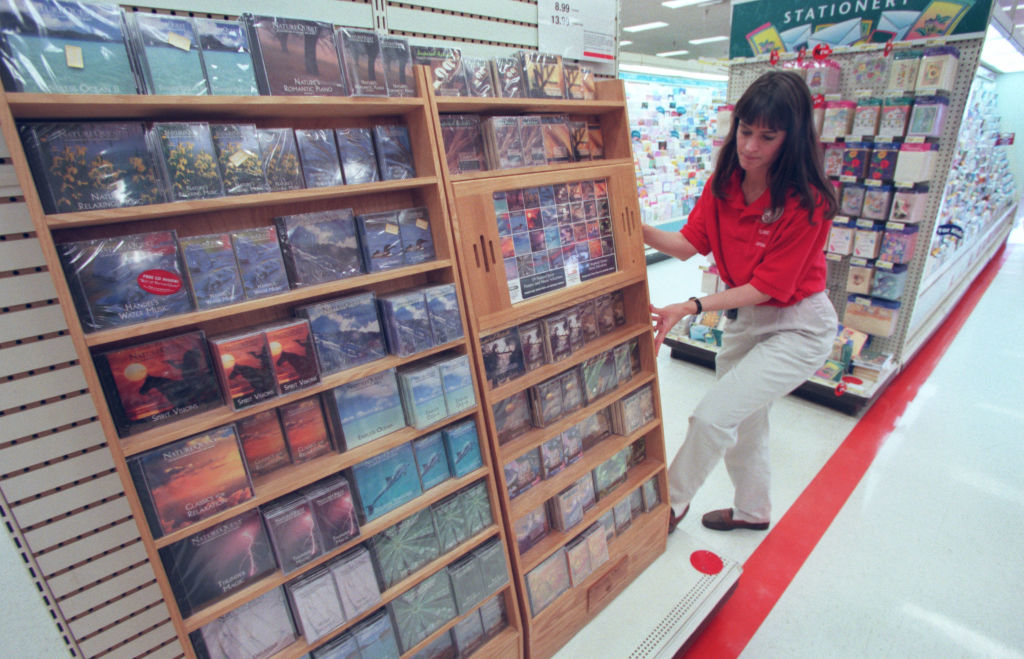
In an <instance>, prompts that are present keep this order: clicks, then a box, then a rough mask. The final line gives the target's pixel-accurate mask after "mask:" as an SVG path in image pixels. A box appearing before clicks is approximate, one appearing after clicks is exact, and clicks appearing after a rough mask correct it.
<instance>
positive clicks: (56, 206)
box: [18, 121, 166, 213]
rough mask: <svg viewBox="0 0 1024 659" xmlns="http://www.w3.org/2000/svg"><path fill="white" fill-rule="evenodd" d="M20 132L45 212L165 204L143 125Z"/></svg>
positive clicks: (54, 126)
mask: <svg viewBox="0 0 1024 659" xmlns="http://www.w3.org/2000/svg"><path fill="white" fill-rule="evenodd" d="M18 131H19V132H20V133H21V140H22V143H23V144H24V147H25V155H26V157H27V158H28V161H29V166H30V167H31V169H32V177H33V179H35V182H36V187H37V188H39V198H40V201H41V202H42V204H43V209H44V210H45V211H46V212H47V213H68V212H75V211H89V210H101V209H104V208H121V207H125V206H143V205H148V204H158V203H162V202H164V201H166V191H165V190H164V186H163V183H162V181H161V180H160V174H159V170H158V168H157V166H156V162H155V160H154V158H153V156H152V153H151V150H150V147H149V143H148V141H147V139H146V132H145V128H144V126H143V125H142V123H141V122H138V121H129V122H124V121H102V122H99V121H97V122H85V123H82V122H67V123H63V122H62V123H24V124H21V125H19V126H18Z"/></svg>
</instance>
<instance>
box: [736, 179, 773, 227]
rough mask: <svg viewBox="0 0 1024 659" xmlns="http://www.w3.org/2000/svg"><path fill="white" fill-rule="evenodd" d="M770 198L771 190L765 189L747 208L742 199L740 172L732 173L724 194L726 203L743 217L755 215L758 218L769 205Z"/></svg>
mask: <svg viewBox="0 0 1024 659" xmlns="http://www.w3.org/2000/svg"><path fill="white" fill-rule="evenodd" d="M771 197H772V195H771V190H770V189H766V190H765V191H764V192H763V193H762V194H761V196H760V197H758V198H757V199H755V200H754V202H753V203H752V204H750V205H749V206H748V205H747V202H746V201H745V200H744V199H743V187H742V180H741V172H740V171H739V170H737V171H735V172H733V175H732V179H731V180H730V181H729V187H728V188H727V190H726V194H725V198H726V203H727V204H729V206H731V207H732V208H735V209H736V210H737V211H739V212H740V213H741V214H742V215H743V216H746V215H757V216H758V217H760V216H761V214H762V213H763V212H764V211H765V210H767V208H768V207H769V206H770V205H771Z"/></svg>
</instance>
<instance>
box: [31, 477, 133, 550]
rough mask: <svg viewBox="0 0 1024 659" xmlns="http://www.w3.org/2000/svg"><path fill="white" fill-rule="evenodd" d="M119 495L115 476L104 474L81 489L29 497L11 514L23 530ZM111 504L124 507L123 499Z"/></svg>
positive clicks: (117, 478) (72, 488)
mask: <svg viewBox="0 0 1024 659" xmlns="http://www.w3.org/2000/svg"><path fill="white" fill-rule="evenodd" d="M123 493H124V488H122V487H121V479H120V478H119V477H118V475H117V474H107V475H106V476H100V477H99V478H93V479H89V480H88V481H86V482H85V483H82V484H81V485H73V486H71V487H69V488H67V489H66V490H61V491H60V492H59V493H58V494H54V495H53V496H48V497H41V498H39V499H36V498H34V497H33V498H32V499H31V500H29V501H28V502H27V503H24V504H19V505H17V506H15V507H13V513H14V517H15V518H16V519H17V520H18V524H20V525H21V526H22V528H27V527H30V526H35V525H36V524H41V523H42V522H45V521H47V520H49V519H54V518H57V517H60V516H61V515H67V514H68V513H70V512H72V511H74V510H78V509H79V508H81V507H83V506H86V505H91V504H95V503H96V502H97V501H102V500H103V499H109V498H111V497H117V496H120V495H122V494H123ZM111 503H118V504H119V505H125V504H123V497H122V498H121V499H120V500H118V501H117V502H111ZM122 514H123V513H122ZM86 517H87V516H86V515H76V516H75V517H73V518H71V519H75V520H80V519H83V518H86ZM89 530H91V529H84V530H83V531H81V533H84V532H85V531H89ZM30 535H31V533H30V532H26V533H25V536H26V537H29V536H30Z"/></svg>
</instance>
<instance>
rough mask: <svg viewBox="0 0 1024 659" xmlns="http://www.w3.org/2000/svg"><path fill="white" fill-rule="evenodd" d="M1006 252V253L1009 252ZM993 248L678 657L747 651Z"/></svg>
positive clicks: (941, 340) (975, 294) (970, 306)
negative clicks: (942, 318)
mask: <svg viewBox="0 0 1024 659" xmlns="http://www.w3.org/2000/svg"><path fill="white" fill-rule="evenodd" d="M1011 249H1012V248H1011ZM1006 252H1007V249H1006V248H1005V247H1004V248H1001V249H1000V251H999V252H997V253H996V255H995V257H994V258H993V259H992V260H991V261H990V262H989V264H988V265H987V266H986V267H985V268H984V269H983V270H982V271H981V272H980V273H979V275H978V277H977V278H976V279H975V281H974V282H973V283H972V284H971V286H970V287H969V288H968V289H967V291H966V292H965V293H964V296H963V299H962V300H961V302H960V304H958V305H956V306H955V307H954V308H953V310H952V311H951V313H950V316H949V317H948V318H947V320H946V322H944V323H943V324H942V325H941V326H940V327H939V328H938V329H937V330H936V331H935V333H934V334H933V335H932V337H931V338H930V339H929V340H928V341H927V342H926V343H925V344H924V345H923V346H922V348H921V349H920V350H919V351H918V353H917V355H915V356H914V358H913V359H912V360H911V361H910V363H909V364H908V365H907V366H906V367H905V368H904V370H903V371H902V372H901V373H900V374H899V375H897V376H896V377H895V378H894V379H893V381H892V382H891V383H890V384H889V387H888V388H887V389H886V390H885V392H884V393H883V395H882V396H880V397H879V399H878V400H877V401H875V403H874V404H873V405H872V406H871V408H870V409H868V410H867V412H865V413H864V416H863V417H862V418H861V420H860V421H859V422H858V423H857V425H856V426H854V428H853V430H852V431H851V432H850V434H849V436H847V438H846V439H845V440H843V443H842V444H841V445H840V446H839V448H838V449H836V452H835V454H833V456H832V458H831V459H829V461H828V462H827V463H825V466H824V467H822V469H821V471H820V472H818V475H817V476H816V477H815V478H814V479H813V480H812V481H811V483H810V484H809V485H808V486H807V488H806V489H805V490H804V491H803V493H802V494H801V495H800V497H799V498H798V499H797V500H796V501H795V502H794V503H793V505H792V506H791V507H790V508H789V510H788V511H786V514H785V515H783V517H782V519H780V520H779V521H778V522H777V523H776V524H775V525H774V526H773V528H772V530H771V531H770V532H769V533H768V535H767V536H766V537H765V539H764V540H763V541H762V542H761V544H760V545H759V546H758V548H757V549H756V550H755V551H754V553H753V554H752V555H751V556H750V558H749V559H748V560H747V562H746V563H745V564H744V566H743V575H742V576H741V577H740V580H739V583H738V585H737V587H736V590H735V591H734V592H733V595H732V597H730V598H729V599H728V600H727V601H726V602H725V603H724V604H723V605H722V608H721V609H720V610H719V611H718V613H717V614H716V615H715V616H714V617H713V618H712V619H711V620H710V621H709V622H708V625H707V627H706V628H705V630H704V632H703V633H702V634H701V635H700V636H699V637H698V638H696V639H694V640H693V641H692V643H691V644H690V646H689V647H687V649H686V652H685V653H683V652H680V653H678V654H677V655H676V659H679V658H680V657H683V656H687V657H715V658H716V659H717V658H719V657H735V656H739V654H740V652H742V651H743V648H745V647H746V646H747V643H749V642H750V639H751V638H752V637H753V635H754V633H755V632H756V631H757V630H758V628H759V627H760V626H761V624H762V623H763V622H764V620H765V618H766V617H767V616H768V613H769V612H770V611H771V610H772V608H773V607H774V606H775V603H776V602H778V600H779V598H780V597H781V596H782V593H784V592H785V590H786V588H787V587H788V586H789V584H790V582H791V581H792V580H793V578H794V577H795V576H796V574H797V572H798V571H799V570H800V568H801V566H803V564H804V561H806V560H807V557H808V556H809V555H810V553H811V551H813V550H814V547H815V546H816V545H817V544H818V541H819V540H820V539H821V537H822V536H823V535H824V533H825V531H826V530H827V529H828V527H829V525H830V524H831V523H832V520H833V519H835V517H836V515H837V514H838V513H839V510H840V509H841V508H842V507H843V504H845V503H846V501H847V499H848V498H849V497H850V495H851V494H852V493H853V490H854V488H855V487H856V486H857V484H858V483H859V482H860V480H861V478H863V476H864V473H865V472H866V471H867V468H868V467H869V466H870V465H871V462H872V461H873V460H874V458H875V456H876V455H877V454H878V451H879V449H880V448H881V447H882V445H883V444H884V443H885V440H886V439H887V438H888V436H889V433H890V432H891V431H892V430H893V428H894V427H895V424H896V422H897V420H898V419H899V418H900V416H901V415H902V414H903V412H904V411H905V410H906V408H907V405H908V404H909V403H910V401H912V400H913V399H914V396H916V395H917V392H918V390H919V389H920V387H921V385H922V384H923V383H924V382H925V380H926V379H927V378H928V376H929V375H930V374H931V372H932V371H933V370H934V368H935V365H936V364H938V362H939V359H940V358H941V357H942V355H943V353H945V352H946V349H947V348H948V347H949V345H950V344H951V343H952V342H953V339H954V337H956V335H957V333H958V332H959V331H960V328H961V327H963V324H964V323H965V322H966V320H967V317H968V316H969V315H970V313H971V311H973V310H974V307H975V306H976V305H977V304H978V300H980V299H981V296H982V295H983V294H984V293H985V290H986V289H987V288H988V286H989V284H991V283H992V280H993V279H995V276H996V274H997V273H998V272H999V269H1000V268H1001V267H1002V265H1003V263H1004V262H1005V261H1006V260H1007V253H1006Z"/></svg>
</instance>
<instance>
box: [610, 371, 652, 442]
mask: <svg viewBox="0 0 1024 659" xmlns="http://www.w3.org/2000/svg"><path fill="white" fill-rule="evenodd" d="M611 411H612V428H613V430H615V432H616V433H618V434H620V435H629V434H631V433H633V432H636V431H637V430H639V429H640V428H641V427H642V426H644V425H645V424H647V423H650V422H651V421H653V420H654V389H653V388H652V386H651V385H650V384H647V385H644V386H643V387H640V388H639V389H637V390H636V391H634V392H632V393H630V394H628V395H626V396H623V397H622V398H621V399H619V400H617V401H616V402H615V404H614V405H612V407H611Z"/></svg>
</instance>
